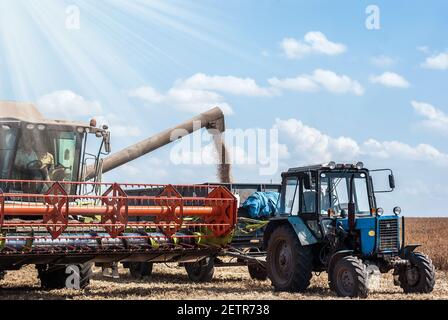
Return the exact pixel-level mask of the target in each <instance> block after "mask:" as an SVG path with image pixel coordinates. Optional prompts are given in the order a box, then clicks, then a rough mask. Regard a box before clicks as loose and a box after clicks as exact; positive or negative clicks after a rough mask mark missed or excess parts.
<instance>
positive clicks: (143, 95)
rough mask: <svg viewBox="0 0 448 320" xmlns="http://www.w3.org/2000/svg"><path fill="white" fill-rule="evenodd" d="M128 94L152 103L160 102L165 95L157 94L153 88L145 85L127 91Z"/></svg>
mask: <svg viewBox="0 0 448 320" xmlns="http://www.w3.org/2000/svg"><path fill="white" fill-rule="evenodd" d="M129 96H131V97H133V98H139V99H142V100H146V101H148V102H153V103H161V102H163V100H164V99H165V97H164V96H163V95H161V94H159V93H158V92H157V91H156V90H155V89H154V88H152V87H149V86H145V87H140V88H136V89H134V90H131V91H130V92H129Z"/></svg>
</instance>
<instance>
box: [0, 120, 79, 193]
mask: <svg viewBox="0 0 448 320" xmlns="http://www.w3.org/2000/svg"><path fill="white" fill-rule="evenodd" d="M1 128H2V129H1V135H0V159H1V161H0V169H1V179H13V180H43V181H77V180H78V171H79V163H80V153H81V145H82V133H78V132H73V131H60V130H54V129H51V128H45V127H39V126H34V125H30V126H29V127H25V128H21V129H19V128H14V127H11V126H6V125H2V127H1ZM21 188H22V186H20V184H17V185H15V186H14V191H25V190H19V189H21ZM47 189H48V186H47V185H46V184H41V185H40V186H39V190H26V191H28V192H31V191H33V192H37V193H43V192H45V191H46V190H47ZM67 191H68V192H70V191H69V190H67Z"/></svg>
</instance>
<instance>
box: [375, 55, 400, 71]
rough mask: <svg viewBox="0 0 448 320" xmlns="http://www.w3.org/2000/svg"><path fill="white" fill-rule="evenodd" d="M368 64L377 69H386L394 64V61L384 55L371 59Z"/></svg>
mask: <svg viewBox="0 0 448 320" xmlns="http://www.w3.org/2000/svg"><path fill="white" fill-rule="evenodd" d="M370 62H371V63H372V64H373V65H374V66H377V67H381V68H386V67H390V66H392V65H393V64H395V60H394V59H392V58H391V57H388V56H385V55H379V56H375V57H372V58H371V59H370Z"/></svg>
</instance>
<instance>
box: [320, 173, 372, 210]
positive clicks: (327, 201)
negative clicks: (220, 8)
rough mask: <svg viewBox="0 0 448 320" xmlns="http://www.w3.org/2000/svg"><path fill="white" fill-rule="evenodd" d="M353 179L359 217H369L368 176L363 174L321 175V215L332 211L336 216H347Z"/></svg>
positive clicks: (354, 198) (354, 199)
mask: <svg viewBox="0 0 448 320" xmlns="http://www.w3.org/2000/svg"><path fill="white" fill-rule="evenodd" d="M352 177H353V178H354V179H353V201H354V202H355V210H356V214H357V215H369V214H370V203H369V196H368V195H369V193H368V189H367V175H366V173H363V172H324V173H321V177H320V180H321V206H320V207H321V214H327V213H328V210H329V209H331V210H333V212H334V213H335V214H336V215H341V214H347V213H348V204H349V202H350V180H351V178H352Z"/></svg>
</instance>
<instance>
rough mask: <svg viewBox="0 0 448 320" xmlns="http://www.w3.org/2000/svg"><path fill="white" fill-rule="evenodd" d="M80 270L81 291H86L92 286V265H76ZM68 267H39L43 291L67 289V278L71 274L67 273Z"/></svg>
mask: <svg viewBox="0 0 448 320" xmlns="http://www.w3.org/2000/svg"><path fill="white" fill-rule="evenodd" d="M75 266H76V267H78V270H79V275H78V276H79V289H84V288H86V287H87V286H88V285H89V284H90V278H91V277H92V266H93V264H92V263H85V264H77V265H75ZM66 269H67V266H64V265H38V266H37V272H38V276H39V279H40V282H41V286H42V288H43V289H47V290H53V289H63V288H66V286H67V285H66V281H67V278H68V277H69V276H70V273H66Z"/></svg>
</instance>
